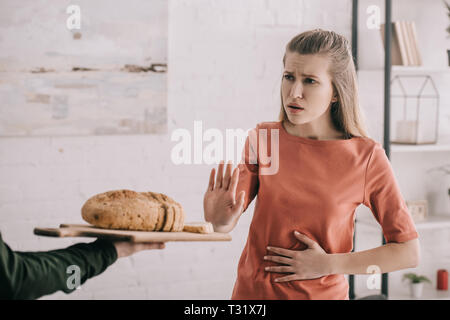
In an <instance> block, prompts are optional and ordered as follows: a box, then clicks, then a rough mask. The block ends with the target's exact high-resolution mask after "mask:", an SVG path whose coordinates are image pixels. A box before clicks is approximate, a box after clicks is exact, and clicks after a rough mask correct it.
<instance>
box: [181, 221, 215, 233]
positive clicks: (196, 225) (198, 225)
mask: <svg viewBox="0 0 450 320" xmlns="http://www.w3.org/2000/svg"><path fill="white" fill-rule="evenodd" d="M183 231H184V232H195V233H213V232H214V227H213V225H212V223H211V222H189V223H186V224H185V225H184V227H183Z"/></svg>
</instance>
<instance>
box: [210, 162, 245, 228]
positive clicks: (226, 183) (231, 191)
mask: <svg viewBox="0 0 450 320" xmlns="http://www.w3.org/2000/svg"><path fill="white" fill-rule="evenodd" d="M223 167H224V162H223V161H221V162H220V164H219V168H218V174H217V178H216V180H215V183H214V177H215V168H213V169H212V170H211V174H210V176H209V184H208V189H207V190H206V193H205V196H204V198H203V209H204V215H205V220H206V221H208V222H211V223H212V224H213V226H214V231H216V232H225V233H226V232H230V231H231V230H233V228H234V227H235V226H236V223H237V221H238V220H239V217H240V216H241V214H242V211H243V207H244V199H245V198H244V196H245V192H244V191H242V192H240V193H239V198H237V197H236V188H237V184H238V181H239V168H238V167H236V168H235V169H234V170H233V174H231V168H232V163H231V162H228V163H227V167H226V170H225V176H223Z"/></svg>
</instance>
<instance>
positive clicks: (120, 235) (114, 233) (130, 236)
mask: <svg viewBox="0 0 450 320" xmlns="http://www.w3.org/2000/svg"><path fill="white" fill-rule="evenodd" d="M34 234H36V235H39V236H48V237H94V238H102V239H109V240H124V241H131V242H168V241H231V236H230V235H229V234H228V233H219V232H213V233H193V232H162V231H158V232H156V231H154V232H149V231H128V230H113V229H101V228H96V227H94V226H91V225H88V224H61V225H60V226H59V228H35V229H34Z"/></svg>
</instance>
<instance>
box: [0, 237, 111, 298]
mask: <svg viewBox="0 0 450 320" xmlns="http://www.w3.org/2000/svg"><path fill="white" fill-rule="evenodd" d="M116 260H117V251H116V248H115V246H114V244H113V243H111V242H109V241H105V240H96V241H94V242H92V243H78V244H75V245H72V246H70V247H68V248H66V249H59V250H52V251H47V252H14V251H12V250H11V249H10V248H9V246H8V245H7V244H6V243H4V242H3V240H2V238H1V233H0V299H37V298H39V297H41V296H43V295H48V294H52V293H54V292H56V291H59V290H62V291H64V292H66V293H70V292H72V291H74V290H76V288H74V287H73V286H70V288H69V286H68V284H67V280H68V278H69V277H70V276H72V275H73V274H74V273H73V270H72V271H71V269H68V268H69V267H70V266H76V267H78V268H79V269H78V268H77V270H79V271H80V284H83V283H84V282H85V281H86V280H87V279H89V278H92V277H94V276H96V275H98V274H100V273H102V272H103V271H104V270H105V269H106V268H107V267H108V266H110V265H111V264H112V263H114V262H115V261H116Z"/></svg>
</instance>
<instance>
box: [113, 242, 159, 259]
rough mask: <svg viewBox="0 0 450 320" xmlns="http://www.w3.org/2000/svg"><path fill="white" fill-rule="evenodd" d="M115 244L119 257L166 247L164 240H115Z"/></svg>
mask: <svg viewBox="0 0 450 320" xmlns="http://www.w3.org/2000/svg"><path fill="white" fill-rule="evenodd" d="M113 245H114V247H116V251H117V258H123V257H128V256H131V255H132V254H134V253H136V252H139V251H142V250H152V249H164V248H165V247H166V246H165V244H164V243H163V242H150V243H134V242H129V241H115V242H113Z"/></svg>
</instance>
